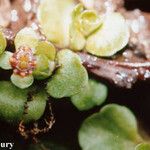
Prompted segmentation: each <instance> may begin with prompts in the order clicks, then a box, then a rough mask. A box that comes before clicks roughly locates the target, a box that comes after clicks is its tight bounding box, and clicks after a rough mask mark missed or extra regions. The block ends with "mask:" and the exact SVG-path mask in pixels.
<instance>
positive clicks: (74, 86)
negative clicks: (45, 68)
mask: <svg viewBox="0 0 150 150" xmlns="http://www.w3.org/2000/svg"><path fill="white" fill-rule="evenodd" d="M57 59H58V65H59V66H60V67H59V68H58V69H57V71H56V73H55V74H54V75H53V77H52V78H51V79H50V80H49V82H48V84H47V91H48V93H49V94H50V95H51V96H53V97H55V98H62V97H70V96H72V95H74V94H77V93H78V92H80V91H81V90H82V89H83V88H85V86H86V85H87V84H88V75H87V71H86V69H85V68H84V67H83V66H82V64H81V60H80V58H79V56H78V55H77V54H75V53H73V52H72V51H70V50H61V51H60V52H58V55H57Z"/></svg>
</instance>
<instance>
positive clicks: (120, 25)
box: [86, 13, 129, 56]
mask: <svg viewBox="0 0 150 150" xmlns="http://www.w3.org/2000/svg"><path fill="white" fill-rule="evenodd" d="M128 41H129V30H128V26H127V24H126V22H125V19H124V18H123V16H121V14H119V13H111V14H107V15H106V16H104V19H103V25H102V26H101V28H99V30H98V31H96V32H95V33H93V34H92V35H91V36H89V37H88V39H87V43H86V50H87V51H88V52H89V53H91V54H94V55H96V56H112V55H114V54H115V53H116V52H118V51H119V50H121V49H122V48H123V47H125V46H126V45H127V43H128Z"/></svg>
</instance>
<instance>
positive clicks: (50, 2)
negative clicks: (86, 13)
mask: <svg viewBox="0 0 150 150" xmlns="http://www.w3.org/2000/svg"><path fill="white" fill-rule="evenodd" d="M74 6H75V2H74V0H42V1H40V5H39V8H38V20H39V22H40V25H41V30H42V32H43V33H44V35H46V37H47V38H48V40H50V41H51V42H53V43H55V44H56V45H57V46H59V47H61V48H64V47H67V46H69V26H70V23H71V13H72V10H73V8H74Z"/></svg>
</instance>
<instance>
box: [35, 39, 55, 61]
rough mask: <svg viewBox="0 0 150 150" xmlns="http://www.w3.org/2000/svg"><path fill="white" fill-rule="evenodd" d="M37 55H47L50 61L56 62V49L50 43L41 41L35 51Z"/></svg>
mask: <svg viewBox="0 0 150 150" xmlns="http://www.w3.org/2000/svg"><path fill="white" fill-rule="evenodd" d="M35 54H36V55H45V56H47V57H48V59H49V60H54V59H55V56H56V49H55V47H54V46H53V44H51V43H50V42H46V41H40V42H39V43H38V45H37V47H36V50H35Z"/></svg>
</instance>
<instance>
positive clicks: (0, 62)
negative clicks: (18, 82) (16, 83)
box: [0, 51, 13, 70]
mask: <svg viewBox="0 0 150 150" xmlns="http://www.w3.org/2000/svg"><path fill="white" fill-rule="evenodd" d="M12 55H13V53H11V52H9V51H5V52H4V53H3V54H2V55H0V67H1V68H2V69H5V70H9V69H12V67H11V64H10V61H9V60H10V58H11V57H12Z"/></svg>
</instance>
